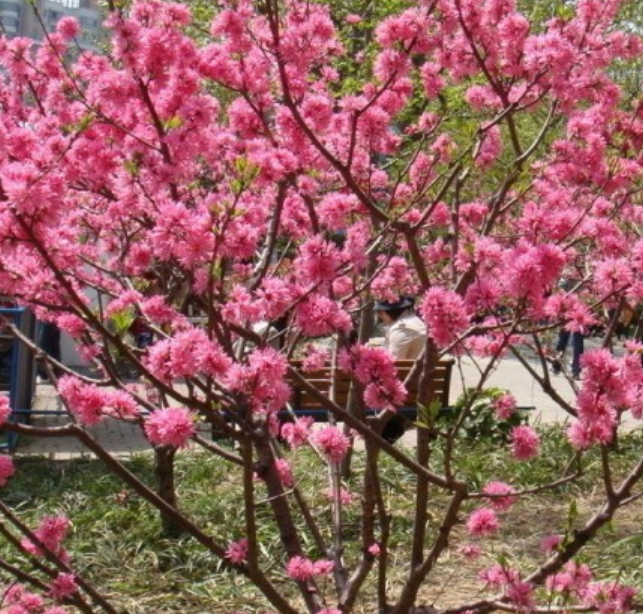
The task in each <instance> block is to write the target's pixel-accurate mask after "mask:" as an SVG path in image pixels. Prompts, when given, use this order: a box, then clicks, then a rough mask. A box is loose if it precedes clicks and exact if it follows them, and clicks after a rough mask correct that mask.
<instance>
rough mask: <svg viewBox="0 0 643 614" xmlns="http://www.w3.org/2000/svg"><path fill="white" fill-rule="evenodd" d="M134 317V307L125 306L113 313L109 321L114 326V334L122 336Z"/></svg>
mask: <svg viewBox="0 0 643 614" xmlns="http://www.w3.org/2000/svg"><path fill="white" fill-rule="evenodd" d="M135 318H136V314H135V313H134V309H133V308H132V307H127V308H126V309H123V310H122V311H117V312H116V313H113V314H112V316H111V317H110V322H111V323H112V325H113V326H114V330H115V331H116V334H117V335H119V336H122V335H124V334H125V333H126V332H127V331H128V330H129V329H130V327H131V326H132V324H133V323H134V319H135Z"/></svg>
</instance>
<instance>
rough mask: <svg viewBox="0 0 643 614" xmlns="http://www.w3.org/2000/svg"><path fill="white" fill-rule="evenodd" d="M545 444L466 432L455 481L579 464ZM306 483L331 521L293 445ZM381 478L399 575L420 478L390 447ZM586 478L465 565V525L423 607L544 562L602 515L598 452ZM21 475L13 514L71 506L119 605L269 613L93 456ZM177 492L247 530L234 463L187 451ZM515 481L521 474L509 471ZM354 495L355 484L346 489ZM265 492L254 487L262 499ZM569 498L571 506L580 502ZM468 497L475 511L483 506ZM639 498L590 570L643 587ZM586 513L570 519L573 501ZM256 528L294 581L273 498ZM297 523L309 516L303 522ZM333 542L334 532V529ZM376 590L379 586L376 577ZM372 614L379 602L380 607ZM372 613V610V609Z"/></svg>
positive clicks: (99, 577)
mask: <svg viewBox="0 0 643 614" xmlns="http://www.w3.org/2000/svg"><path fill="white" fill-rule="evenodd" d="M541 438H542V453H541V454H540V456H539V457H537V458H536V459H534V460H533V461H531V462H529V463H515V462H513V461H511V460H510V459H509V458H508V455H507V453H506V451H504V450H501V449H499V448H498V447H496V446H490V445H489V444H488V443H487V442H485V441H470V442H467V444H466V445H465V446H464V447H463V453H462V454H461V455H460V456H459V457H458V458H457V461H456V469H457V472H458V475H459V477H462V478H466V479H467V481H468V482H469V483H470V484H471V486H472V489H474V490H475V489H479V488H481V487H482V486H483V485H484V484H485V483H486V482H487V481H488V480H490V479H500V480H506V481H511V482H512V483H513V484H514V485H515V486H516V487H517V488H533V487H535V486H539V485H542V484H545V483H548V482H550V481H551V480H552V479H553V478H554V477H555V476H558V475H560V473H561V471H562V470H564V469H565V468H566V467H567V466H568V465H569V463H570V459H571V458H572V457H573V455H574V451H573V450H572V449H571V448H570V446H569V444H568V443H567V442H566V440H565V438H564V436H562V435H561V434H560V433H559V432H557V431H555V430H553V429H550V430H547V431H545V432H543V433H542V436H541ZM642 444H643V437H642V436H641V434H640V433H633V434H630V435H628V436H627V437H625V438H623V440H622V441H621V442H619V447H618V450H617V451H616V452H615V453H614V455H613V470H614V474H615V476H617V477H620V476H623V475H625V473H626V472H627V471H628V468H629V467H631V466H632V464H633V463H634V462H636V461H637V460H638V458H639V456H640V450H641V449H643V446H642ZM295 454H296V455H297V459H298V461H299V463H298V464H297V467H298V468H299V469H298V475H299V476H301V481H300V483H299V486H300V488H301V490H302V492H303V493H304V495H305V496H306V497H307V498H308V499H310V500H311V501H312V502H313V503H312V507H313V508H314V509H316V510H318V513H317V518H318V520H319V521H320V523H321V524H322V525H323V526H326V525H328V524H329V523H328V521H329V519H330V511H329V508H328V504H327V502H326V499H325V496H324V494H323V491H324V490H325V488H326V483H325V480H326V469H325V468H324V467H323V466H321V465H320V463H319V462H318V460H317V459H316V457H315V456H314V455H313V454H312V453H310V452H309V451H307V450H298V451H297V452H296V453H295ZM381 462H382V468H383V470H382V484H383V488H384V491H385V495H386V499H387V502H388V511H389V514H390V517H391V524H392V535H393V537H392V541H391V548H392V553H391V559H392V561H394V562H397V564H398V567H397V569H395V570H394V571H393V572H392V575H391V582H393V583H394V582H395V581H396V580H399V579H400V578H401V577H403V575H404V574H405V572H406V571H408V568H407V567H406V565H408V557H407V555H408V551H409V545H410V536H411V531H412V526H413V514H414V511H413V501H412V494H413V489H414V480H413V479H412V476H410V475H409V473H408V472H407V471H406V470H405V469H404V468H402V467H400V466H399V465H397V464H395V463H394V462H392V461H391V460H390V459H388V458H387V457H386V456H382V460H381ZM432 462H433V464H434V467H435V469H436V470H437V471H440V470H441V463H442V458H441V456H440V452H439V450H436V451H435V453H434V454H433V456H432ZM354 463H355V465H354V467H355V475H356V476H359V475H360V473H361V470H363V463H364V459H363V457H362V456H361V455H360V454H356V455H355V460H354ZM582 464H583V473H582V475H581V476H580V478H579V479H578V480H576V481H575V482H573V483H568V484H564V485H560V486H558V487H556V488H555V489H553V490H551V491H547V492H546V493H545V494H542V495H538V496H528V497H525V498H524V499H521V501H520V502H519V503H518V504H517V505H516V506H515V507H514V509H513V510H512V512H511V513H509V514H508V515H507V516H506V518H504V520H503V526H502V531H501V533H500V535H499V536H498V537H496V538H493V539H491V540H488V541H487V542H486V544H485V554H484V556H483V557H482V558H481V559H480V560H478V561H475V562H472V563H469V562H466V561H464V559H463V558H462V556H460V555H459V554H458V552H457V545H458V543H461V542H460V538H461V539H463V540H464V538H465V536H464V533H465V531H464V527H463V526H459V527H457V528H456V531H455V535H454V538H453V539H452V547H451V548H450V549H449V550H448V551H447V553H446V554H445V556H444V558H443V561H442V562H441V564H440V565H439V566H438V567H437V568H436V572H435V574H433V575H432V576H431V578H430V581H429V582H427V584H426V585H425V586H424V587H423V589H422V596H423V599H424V600H425V601H426V602H427V603H434V602H435V603H436V604H438V605H447V604H452V603H455V602H457V601H458V600H459V599H461V598H462V597H464V596H467V597H472V596H475V595H477V594H478V591H479V582H477V581H476V576H477V573H478V571H479V570H480V569H481V568H483V567H487V566H489V565H490V564H493V562H494V561H497V560H500V559H506V560H509V561H511V564H512V565H515V566H517V567H519V568H523V569H526V570H528V569H530V568H533V564H534V563H535V562H537V561H541V560H542V559H543V555H542V553H541V552H540V550H539V541H540V539H541V538H542V536H543V535H546V534H548V533H552V532H558V531H559V530H560V527H561V526H564V525H566V524H569V525H570V526H572V527H573V528H578V527H579V526H581V523H582V522H583V520H584V519H585V518H587V517H588V516H589V515H590V514H592V513H593V512H594V511H595V510H596V506H597V505H598V502H599V501H600V494H601V489H602V485H601V482H600V479H599V470H600V458H599V457H598V455H597V454H596V453H595V452H592V453H587V454H586V455H584V458H583V461H582ZM16 465H17V469H18V472H17V474H16V476H15V478H14V479H13V480H12V481H11V483H10V484H9V486H8V487H6V488H5V489H3V493H2V494H3V501H4V502H5V503H6V504H7V505H10V506H11V507H12V508H14V509H15V510H16V513H17V514H18V515H19V516H20V518H21V519H22V520H23V521H24V522H26V523H27V524H29V525H30V526H35V525H36V524H37V519H38V518H39V517H41V516H42V515H45V514H55V513H65V514H67V515H68V516H69V517H70V518H71V519H72V521H73V530H72V533H71V536H70V538H69V540H68V543H67V547H68V549H69V551H70V552H71V553H72V554H73V560H74V565H75V567H76V568H77V569H78V571H79V572H80V573H81V574H82V575H83V576H84V577H87V578H88V579H90V580H91V581H92V582H94V583H95V584H96V585H97V586H98V587H99V589H100V590H101V591H102V592H103V593H104V594H105V595H107V596H109V597H110V598H111V599H112V600H113V601H114V602H115V603H116V604H118V607H119V608H122V609H123V611H127V612H131V614H151V613H154V614H164V613H170V612H177V613H178V612H182V613H185V614H201V613H205V612H216V613H219V612H221V613H222V614H223V613H226V612H236V611H239V610H242V611H243V612H248V613H253V614H254V613H255V612H265V611H269V610H270V608H269V607H268V606H267V605H266V603H265V601H264V600H263V598H262V597H261V595H260V594H259V593H258V591H257V590H256V589H254V587H252V586H251V585H249V584H248V583H247V582H246V581H245V580H243V579H241V578H239V577H238V576H236V575H234V574H231V573H229V572H226V571H224V570H223V569H222V566H221V564H220V562H219V561H218V560H217V559H216V558H215V557H213V556H212V555H210V554H209V553H208V552H207V551H205V550H204V549H203V548H202V547H201V546H200V545H198V544H197V543H196V542H195V541H194V540H193V539H191V538H189V537H183V538H180V539H176V540H170V539H165V538H164V537H163V534H162V531H161V525H160V522H159V520H158V516H157V514H156V513H155V511H154V510H153V509H152V508H151V507H150V506H149V505H148V504H146V503H145V502H143V501H141V500H140V499H139V498H138V497H137V496H136V495H135V494H134V493H133V492H132V491H131V490H129V489H128V488H126V487H124V486H123V484H122V483H121V482H120V481H119V480H118V479H117V478H116V477H114V476H112V475H110V474H109V473H107V471H106V470H105V469H104V468H103V467H102V466H101V465H100V464H99V463H98V462H96V461H92V460H87V459H79V460H72V461H58V462H52V461H50V460H48V459H44V458H17V459H16ZM127 466H128V468H129V469H130V470H131V471H133V472H134V473H136V474H137V475H138V476H139V477H140V478H141V479H143V480H144V481H145V482H146V483H148V484H150V485H153V484H154V475H153V467H152V466H151V457H149V456H138V457H134V458H132V459H131V460H129V461H128V463H127ZM177 474H178V480H177V483H178V484H179V500H180V502H181V507H182V509H183V510H184V511H185V512H186V513H187V514H188V515H189V516H190V517H191V518H193V519H194V520H195V521H196V522H197V523H198V524H199V525H201V526H202V527H204V528H205V530H206V531H207V532H208V533H209V534H211V535H213V536H215V537H218V538H220V539H221V540H222V541H224V542H227V541H229V540H231V539H238V538H241V537H243V534H244V527H243V523H242V516H241V510H242V508H241V498H240V491H239V486H238V484H239V481H238V479H237V476H235V474H234V473H232V472H231V471H230V468H229V467H228V466H227V465H226V464H224V463H223V462H221V461H217V460H215V459H212V458H210V457H208V456H205V455H203V454H182V455H180V456H179V458H178V461H177ZM512 476H513V479H511V480H510V478H511V477H512ZM349 486H350V487H351V488H353V489H354V490H357V488H358V483H357V482H355V483H354V484H352V485H349ZM264 496H265V493H262V492H261V488H259V493H258V495H257V498H258V500H261V499H263V498H264ZM572 502H573V503H572ZM446 504H447V498H446V497H445V496H443V495H442V494H440V493H438V492H433V491H432V493H431V506H430V510H429V511H430V523H429V533H430V534H432V535H434V534H435V533H436V531H437V525H438V522H439V520H440V518H441V515H442V513H443V511H444V509H445V506H446ZM479 504H480V502H479V501H471V502H467V503H466V504H465V509H464V511H463V515H462V518H461V520H463V521H464V520H465V519H466V517H465V513H468V511H470V510H472V509H474V508H475V507H476V506H477V505H479ZM641 507H642V506H641V503H640V501H635V502H634V503H632V505H631V506H630V507H629V508H627V509H626V510H623V512H622V513H621V512H619V515H618V516H617V517H616V519H615V520H614V522H613V523H611V525H610V526H609V527H607V529H605V530H603V531H602V532H601V534H600V535H599V537H598V539H597V540H596V542H595V543H594V544H592V545H591V546H590V547H589V548H588V549H587V554H584V555H583V556H584V557H587V558H592V559H593V568H594V569H595V572H596V573H597V575H598V576H600V577H602V578H603V579H608V578H609V579H616V578H618V579H619V580H620V581H623V582H626V583H632V584H634V585H636V586H638V587H639V588H642V589H643V562H642V561H643V557H641V554H643V530H642V529H641V527H640V520H639V519H640V518H641V517H642V514H641V513H642V511H643V510H642V509H641ZM574 509H576V512H575V515H574V514H572V515H571V516H570V510H574ZM360 518H361V510H360V507H359V504H358V503H357V504H353V505H351V506H348V507H347V508H346V522H345V535H344V536H345V540H346V552H345V557H346V559H347V560H349V561H350V560H354V559H355V558H356V557H358V556H359V554H360V551H359V543H358V540H357V537H358V536H359V523H360ZM258 519H259V527H260V528H259V534H260V539H261V545H262V560H263V561H264V562H265V563H267V564H268V565H269V566H271V567H272V571H273V572H274V573H275V574H276V578H277V583H278V586H279V590H281V591H283V592H287V591H290V590H292V588H293V586H292V583H290V582H288V581H287V580H286V579H285V578H284V577H283V575H282V574H281V571H280V570H281V569H283V564H284V562H285V558H284V554H283V552H282V551H281V549H280V546H279V538H278V532H277V529H276V526H275V524H274V522H273V520H272V518H271V516H270V513H269V509H268V505H267V504H266V503H264V504H262V505H260V506H259V509H258ZM298 522H299V524H300V526H302V525H303V521H302V520H301V519H298ZM5 524H6V522H5ZM326 537H330V535H329V533H328V531H327V532H326ZM304 546H305V548H307V549H308V551H309V554H310V556H311V557H312V558H315V557H318V556H322V553H319V552H316V551H315V547H314V545H313V543H312V540H311V539H309V538H308V539H306V540H305V541H304ZM0 555H1V556H3V558H6V559H8V560H11V561H13V562H17V563H19V564H20V565H27V562H26V561H25V560H24V559H23V558H22V557H21V555H19V554H17V553H15V552H13V551H11V550H10V549H9V547H8V546H7V544H4V543H2V544H0ZM369 582H370V583H369V585H368V587H369V590H370V591H372V590H373V582H372V581H370V580H369ZM371 609H372V608H371ZM356 611H357V612H362V611H364V612H368V611H370V610H369V608H368V605H366V606H365V609H364V610H360V609H357V610H356Z"/></svg>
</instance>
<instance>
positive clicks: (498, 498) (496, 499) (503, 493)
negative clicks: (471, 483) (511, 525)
mask: <svg viewBox="0 0 643 614" xmlns="http://www.w3.org/2000/svg"><path fill="white" fill-rule="evenodd" d="M482 491H483V492H484V493H485V494H486V495H494V496H492V497H489V499H488V502H489V505H491V507H492V508H494V509H495V510H497V511H499V512H506V511H507V510H509V509H510V508H511V506H512V505H513V504H514V503H515V502H516V497H512V496H511V495H512V494H513V492H514V489H513V488H512V487H511V486H510V485H509V484H505V483H504V482H489V483H487V484H486V485H485V487H484V488H483V489H482Z"/></svg>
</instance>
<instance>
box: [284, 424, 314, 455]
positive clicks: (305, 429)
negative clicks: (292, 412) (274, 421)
mask: <svg viewBox="0 0 643 614" xmlns="http://www.w3.org/2000/svg"><path fill="white" fill-rule="evenodd" d="M313 424H314V420H313V418H311V417H309V416H304V417H302V418H297V419H296V420H295V421H294V422H286V423H285V424H283V425H282V426H281V436H282V437H283V438H284V439H285V440H286V442H288V445H289V446H290V447H291V448H299V447H301V446H303V445H304V444H306V443H308V438H309V437H310V435H311V427H312V425H313Z"/></svg>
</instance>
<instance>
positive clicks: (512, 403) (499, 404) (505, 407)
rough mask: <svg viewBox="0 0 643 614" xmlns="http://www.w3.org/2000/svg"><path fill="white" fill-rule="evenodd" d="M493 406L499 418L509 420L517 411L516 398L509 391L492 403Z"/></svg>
mask: <svg viewBox="0 0 643 614" xmlns="http://www.w3.org/2000/svg"><path fill="white" fill-rule="evenodd" d="M491 407H492V408H493V411H494V412H495V414H496V416H498V419H499V420H508V419H509V418H510V417H511V416H512V415H513V413H514V411H516V399H515V398H514V396H513V395H511V394H509V393H507V394H503V395H502V396H500V397H498V398H497V399H496V400H495V401H494V402H493V403H492V404H491Z"/></svg>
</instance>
